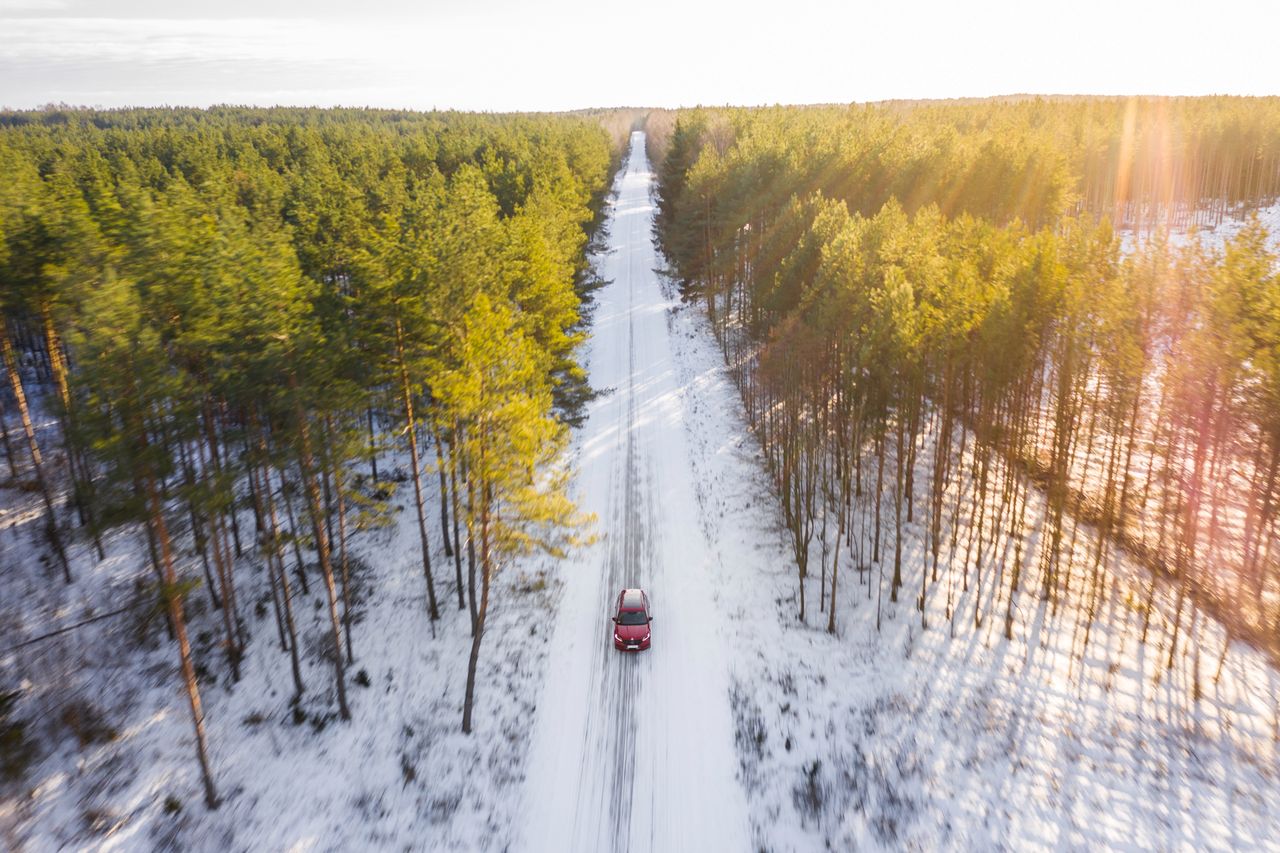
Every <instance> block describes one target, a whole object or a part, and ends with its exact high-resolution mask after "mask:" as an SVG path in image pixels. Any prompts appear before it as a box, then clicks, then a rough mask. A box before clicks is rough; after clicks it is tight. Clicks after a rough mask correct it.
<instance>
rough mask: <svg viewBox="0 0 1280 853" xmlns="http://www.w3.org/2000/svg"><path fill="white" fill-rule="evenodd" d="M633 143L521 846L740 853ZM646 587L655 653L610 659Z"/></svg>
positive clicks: (717, 654) (723, 663)
mask: <svg viewBox="0 0 1280 853" xmlns="http://www.w3.org/2000/svg"><path fill="white" fill-rule="evenodd" d="M652 183H653V175H652V173H651V172H650V169H649V162H648V158H647V157H646V155H645V149H644V134H643V133H639V132H637V133H634V134H632V137H631V154H630V158H629V160H628V165H627V167H626V169H625V171H624V172H623V173H622V174H621V175H620V176H619V179H618V198H617V201H616V203H615V206H614V208H613V210H612V219H611V225H610V235H611V236H610V240H609V252H608V254H607V255H605V257H604V258H603V260H602V261H601V264H600V272H601V274H602V275H603V277H604V278H605V279H606V280H608V281H609V284H608V285H606V286H605V287H604V288H602V289H601V290H600V292H599V294H598V297H597V302H598V304H597V308H596V314H595V321H594V329H593V332H592V342H591V345H590V350H589V353H588V364H589V369H590V376H591V385H592V386H593V387H595V388H597V389H603V390H605V391H606V394H605V395H603V396H602V397H601V398H600V399H598V400H596V401H595V403H594V404H593V406H592V408H591V411H590V415H589V419H588V421H587V423H586V426H585V428H584V430H583V434H582V435H581V437H580V443H579V448H580V458H579V466H580V471H579V476H578V487H577V494H576V497H577V499H578V502H579V505H580V507H581V508H582V509H583V510H584V511H588V512H594V513H595V514H596V515H597V517H598V519H599V521H598V526H597V531H598V533H599V534H600V540H599V542H598V543H597V544H596V545H595V546H593V547H592V548H590V549H587V550H585V551H583V552H582V553H580V554H579V555H577V557H576V559H575V560H573V561H572V562H571V563H569V564H568V565H567V566H566V568H565V572H564V578H565V593H564V599H563V600H562V602H561V605H560V613H559V616H558V619H557V624H556V629H555V635H554V637H553V639H552V643H551V649H550V653H549V666H548V669H549V675H548V678H547V683H546V685H545V692H544V694H543V696H542V698H541V701H539V703H538V706H537V714H536V723H534V726H535V728H534V735H533V737H534V741H533V744H532V748H531V751H530V755H529V763H528V767H527V776H526V778H527V788H526V791H525V797H524V807H523V811H522V813H521V817H520V820H521V821H522V826H520V827H518V828H517V831H516V837H517V846H518V847H519V848H521V849H525V850H530V851H541V850H556V851H561V850H565V851H569V850H572V851H579V850H581V851H605V850H626V851H645V850H662V851H674V850H743V849H747V847H748V841H747V835H748V827H749V823H748V820H747V812H746V801H745V797H744V795H743V792H742V789H741V786H740V784H739V782H738V779H737V776H736V770H737V760H736V757H735V754H734V746H733V728H732V716H731V714H730V712H729V706H728V674H727V669H728V664H727V657H726V655H727V649H726V648H725V645H724V642H723V640H722V635H721V632H720V631H718V630H717V626H718V625H719V624H720V619H721V615H720V614H719V613H717V612H715V609H714V607H713V605H712V595H711V593H712V590H711V583H712V581H711V578H710V576H709V574H708V569H709V567H710V564H711V559H712V556H711V552H710V549H709V546H708V543H707V540H706V537H705V536H704V534H703V533H702V530H703V527H704V525H702V524H701V523H700V519H699V514H700V513H701V512H702V511H703V510H702V509H701V507H700V506H699V504H698V501H697V498H696V492H695V488H694V483H693V480H692V476H693V475H692V470H693V469H692V467H691V465H690V464H689V458H688V455H689V451H688V448H687V446H686V442H685V427H684V417H685V413H684V411H683V409H682V404H681V397H680V394H679V387H678V379H677V375H676V370H675V363H674V360H673V357H672V347H671V340H670V338H669V335H670V334H671V331H670V327H669V324H668V317H667V314H668V308H669V307H671V306H670V303H671V300H670V299H669V298H668V297H666V296H664V294H663V292H662V289H661V288H660V286H659V281H658V275H657V274H656V273H655V272H654V268H655V267H656V266H657V265H658V260H657V257H656V255H655V251H654V248H653V242H652V223H653V206H652V202H651V200H650V195H649V192H650V187H651V185H652ZM635 586H638V587H643V588H645V589H646V590H648V592H649V596H650V600H651V602H652V606H653V614H654V621H653V648H652V649H651V650H650V651H647V652H642V653H640V654H624V653H622V652H617V651H615V650H614V649H613V646H612V642H611V640H610V633H609V632H610V629H611V628H612V625H611V624H610V622H609V616H610V607H611V605H612V603H613V600H614V598H615V596H616V595H617V593H618V590H619V589H621V588H623V587H635Z"/></svg>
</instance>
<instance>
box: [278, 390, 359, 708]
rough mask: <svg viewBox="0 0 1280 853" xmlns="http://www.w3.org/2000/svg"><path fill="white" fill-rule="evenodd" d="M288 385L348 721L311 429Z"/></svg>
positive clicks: (335, 603)
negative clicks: (296, 419) (292, 400)
mask: <svg viewBox="0 0 1280 853" xmlns="http://www.w3.org/2000/svg"><path fill="white" fill-rule="evenodd" d="M289 385H290V388H291V389H292V390H293V392H294V394H295V399H294V414H295V416H296V417H297V418H298V454H299V459H298V461H299V462H300V463H301V464H300V468H301V476H302V490H303V492H304V493H305V494H306V498H307V508H308V510H309V512H310V514H311V530H312V533H313V534H314V535H315V537H316V552H317V553H318V554H319V557H320V572H321V574H323V575H324V589H325V595H326V597H327V598H328V600H329V627H330V628H331V630H332V634H333V674H334V680H335V682H336V684H337V688H338V712H339V714H341V716H342V719H344V720H349V719H351V710H350V708H348V707H347V679H346V665H345V663H344V660H343V655H342V627H341V624H340V620H339V619H338V593H337V588H336V586H335V584H334V581H333V564H332V561H331V560H330V559H329V539H328V538H327V536H326V535H325V528H324V519H323V518H321V505H320V486H319V484H318V483H317V482H316V472H315V457H314V455H313V454H312V451H311V427H310V424H309V423H308V421H307V413H306V412H305V411H303V408H302V404H301V402H299V401H298V400H297V398H296V395H297V391H298V382H297V379H296V378H295V377H294V376H293V374H290V375H289Z"/></svg>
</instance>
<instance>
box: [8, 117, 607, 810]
mask: <svg viewBox="0 0 1280 853" xmlns="http://www.w3.org/2000/svg"><path fill="white" fill-rule="evenodd" d="M629 122H630V119H629V118H623V119H619V120H618V121H615V122H614V124H617V125H618V128H617V129H616V130H614V131H612V133H611V132H610V131H607V130H605V126H606V125H607V124H608V122H607V121H605V120H604V118H602V116H600V115H590V114H587V115H578V116H572V115H561V116H547V115H497V114H485V115H478V114H462V113H413V112H396V111H371V110H310V109H285V108H276V109H248V108H243V109H242V108H231V107H227V108H214V109H210V110H194V109H145V110H115V111H89V110H70V109H46V110H40V111H34V112H11V113H4V114H0V175H2V176H3V180H2V181H0V311H2V313H3V320H4V322H3V323H0V348H2V351H3V362H4V370H5V374H6V382H5V383H3V384H4V385H5V388H4V389H3V393H0V405H2V406H3V409H0V435H3V439H4V442H3V444H4V447H3V452H4V454H5V463H4V464H5V465H6V466H7V471H8V474H9V475H10V477H11V478H12V482H13V483H17V484H20V486H21V488H22V489H23V490H24V491H26V492H27V493H29V494H34V495H38V498H39V504H40V507H41V511H42V514H43V519H42V520H41V521H40V522H39V527H40V529H41V530H42V531H43V537H44V540H45V544H46V545H47V549H45V550H47V553H48V555H49V561H50V565H49V571H50V577H56V578H57V580H56V581H53V580H51V581H50V582H51V583H53V582H56V583H65V584H69V585H73V584H76V583H77V581H78V580H79V579H81V578H82V577H84V576H86V575H88V574H89V573H91V572H93V571H94V566H95V563H96V560H100V559H101V558H102V557H103V555H104V541H105V540H108V539H109V537H110V536H112V535H113V534H119V533H120V532H121V531H126V532H129V533H130V535H136V536H138V537H145V542H146V548H145V552H144V553H145V554H146V555H147V558H148V559H147V562H148V563H149V565H148V566H147V567H146V569H145V575H146V576H149V577H150V581H149V583H147V584H146V585H145V586H144V587H143V588H141V589H140V590H138V592H137V594H136V595H131V596H130V597H128V598H127V599H126V600H112V601H101V602H98V603H97V610H96V613H95V615H94V616H93V617H92V618H91V619H90V620H89V621H92V620H93V619H100V618H111V617H114V616H116V615H118V614H120V613H122V612H124V611H137V612H141V611H139V610H138V609H139V608H142V609H143V610H148V609H154V610H155V612H156V614H157V618H156V620H154V624H155V628H154V630H155V631H158V632H161V633H165V634H167V636H168V638H169V639H170V640H171V641H172V647H173V648H174V649H175V651H176V653H177V654H176V657H177V661H176V662H177V663H178V664H179V666H178V667H177V668H176V670H175V671H176V672H177V673H178V675H179V677H180V679H181V689H182V692H183V695H184V697H185V702H186V704H187V706H188V708H189V713H190V721H191V726H192V730H193V732H194V736H195V737H194V743H195V747H196V757H197V759H198V762H199V766H200V771H201V776H202V784H203V791H204V795H205V800H206V802H207V804H208V805H209V806H210V807H215V806H216V805H217V804H218V802H219V790H218V783H217V779H216V778H215V776H216V774H215V773H214V772H213V771H212V770H211V768H210V762H209V760H208V746H207V743H206V734H205V717H204V710H203V708H202V704H201V695H200V691H201V685H202V681H204V680H206V679H207V678H208V677H209V676H210V671H209V670H208V669H207V668H206V667H204V666H199V665H198V662H197V661H195V660H194V655H193V651H192V641H191V639H190V638H189V637H188V626H187V623H188V613H189V611H190V609H191V608H192V606H193V605H198V607H199V609H200V610H201V611H204V612H211V613H214V614H216V625H217V632H218V636H217V638H216V647H217V649H218V650H219V656H220V662H219V664H218V666H219V667H220V668H222V669H223V671H222V672H220V673H219V675H220V676H221V677H222V678H223V679H224V680H229V681H230V682H231V683H234V682H235V681H237V680H238V679H239V678H240V669H241V666H242V664H243V662H244V659H245V655H246V654H255V655H267V654H276V655H277V656H278V658H279V668H280V678H281V680H282V681H285V680H287V683H288V684H289V685H290V686H291V692H292V694H293V696H294V698H295V700H296V699H297V697H299V696H301V695H302V694H303V692H304V691H307V690H316V689H319V690H321V692H324V691H327V690H331V691H332V694H331V695H332V696H333V697H334V702H335V703H336V712H337V714H338V716H339V717H340V718H341V719H343V720H345V719H348V718H349V717H350V710H349V705H348V701H347V690H348V682H349V680H350V676H349V673H348V671H347V667H348V664H349V663H350V662H351V661H352V660H353V656H354V654H355V653H356V651H357V650H358V648H359V645H360V631H359V626H358V624H353V620H352V618H351V614H352V600H351V592H350V582H351V573H352V570H353V568H352V565H351V563H352V561H351V560H350V559H349V549H348V544H349V540H350V539H351V537H352V536H353V535H354V533H355V532H357V531H360V530H367V529H372V528H376V527H378V526H379V525H385V524H387V523H389V521H388V519H389V516H390V514H391V513H392V512H393V508H392V505H391V504H392V495H393V493H394V492H395V491H396V489H397V487H399V489H400V492H399V494H400V495H401V497H402V498H403V497H404V496H405V494H406V493H411V497H412V500H411V504H412V509H411V510H406V511H411V512H416V526H417V532H418V535H419V538H420V550H421V555H420V571H421V581H420V582H421V584H422V585H423V588H424V592H425V594H424V596H423V601H424V604H425V607H424V608H423V612H422V614H421V620H422V624H421V630H422V631H423V632H432V633H434V631H435V622H436V620H437V619H438V618H439V615H440V611H441V609H443V608H450V607H455V606H456V607H457V608H459V610H463V611H469V619H467V620H466V624H469V625H470V632H471V644H470V649H471V653H470V661H469V666H468V670H467V674H468V678H467V684H466V694H465V696H466V699H465V705H464V707H463V709H462V719H461V727H462V730H463V731H464V732H468V731H471V729H472V725H473V723H472V712H473V705H474V698H473V697H474V695H475V692H476V690H478V689H482V688H483V685H477V684H476V683H475V682H476V672H477V660H478V657H479V655H480V652H481V640H482V638H483V636H484V633H485V625H486V616H487V614H488V613H489V611H490V608H491V606H492V602H491V594H492V593H493V590H494V585H493V584H491V580H492V578H493V575H494V573H495V572H496V571H497V570H498V568H499V567H500V566H501V565H502V564H504V563H505V562H507V561H509V560H510V559H511V558H512V557H513V556H515V555H519V554H526V553H530V552H533V551H545V552H548V553H553V554H554V553H560V552H561V551H562V550H563V549H564V548H565V547H566V546H567V545H569V544H571V543H572V542H574V541H576V540H577V539H578V538H579V537H580V536H581V535H582V527H583V524H582V523H583V521H584V519H583V518H582V517H581V516H580V514H579V513H578V512H577V510H576V509H575V508H574V506H573V504H572V503H571V501H570V500H569V498H568V497H567V495H566V492H565V488H564V486H565V477H566V472H565V471H564V469H563V466H562V458H561V451H562V449H563V447H564V445H565V441H566V438H567V435H568V431H569V428H570V425H572V424H573V423H575V422H576V420H577V419H578V418H579V417H581V410H582V406H583V404H584V402H585V401H586V400H587V399H588V398H589V395H590V389H589V388H588V387H587V383H586V381H585V375H584V372H583V370H582V368H581V366H580V365H579V363H578V360H577V350H578V346H579V344H580V342H581V341H582V340H583V337H584V334H585V332H584V312H583V305H584V300H587V299H589V298H590V291H591V288H592V287H593V286H594V284H595V282H594V281H593V277H592V274H591V272H590V269H589V266H588V264H587V262H586V251H587V246H588V243H589V241H590V240H591V238H592V236H593V235H594V234H595V232H596V230H597V229H599V227H600V224H601V222H602V219H603V214H602V211H603V206H604V200H605V195H606V192H607V190H608V185H609V180H610V176H611V174H612V173H613V171H614V170H615V169H616V167H617V165H618V162H619V159H620V157H621V141H622V139H621V138H620V137H624V136H625V134H626V132H627V131H628V130H629V127H628V126H626V125H627V124H628V123H629ZM33 391H34V393H33ZM41 423H48V424H50V426H48V427H47V428H45V429H43V430H42V429H41ZM404 454H407V465H404V466H402V467H400V468H399V469H398V470H399V471H404V470H405V469H406V468H407V472H408V476H407V477H405V478H404V479H406V480H407V482H404V483H397V482H394V480H395V479H397V478H396V476H395V472H393V471H391V470H389V468H390V464H389V462H388V461H387V460H388V457H389V456H393V455H394V456H396V457H397V458H399V457H400V456H403V455H404ZM380 460H381V467H380ZM431 490H438V492H439V495H438V501H436V503H438V506H439V514H438V516H436V517H428V506H429V504H430V502H429V501H428V496H429V492H430V491H431ZM431 506H432V509H431V512H432V513H433V514H434V511H435V510H434V505H431ZM106 547H107V548H109V547H110V545H109V543H108V544H107V546H106ZM441 547H442V548H443V551H444V553H445V555H446V557H447V561H446V562H445V563H444V564H443V565H441V564H440V563H439V561H438V560H437V562H436V564H434V565H433V563H432V560H431V554H432V552H433V551H434V550H437V549H440V548H441ZM6 559H9V557H6ZM251 573H252V578H253V579H256V578H257V577H259V576H261V574H265V576H266V578H267V580H268V581H269V589H270V593H271V594H270V611H271V613H272V614H273V621H274V625H275V628H274V632H275V635H276V636H275V637H274V638H271V639H268V638H260V639H261V641H260V642H256V643H253V644H252V645H250V640H251V638H250V637H248V636H246V633H247V632H246V619H245V616H246V610H247V609H248V608H251V607H253V606H254V604H253V603H252V602H250V601H246V600H245V597H243V596H242V594H241V591H242V589H243V588H244V586H245V584H246V583H247V582H248V579H249V578H250V575H251ZM311 585H318V586H319V587H320V588H321V589H322V590H323V600H324V602H325V603H326V610H327V616H326V620H327V629H326V633H327V637H326V639H325V643H326V644H327V650H326V652H325V655H324V657H325V659H327V660H328V662H329V666H330V667H331V679H332V680H331V683H330V684H322V685H315V684H309V683H306V682H304V678H303V667H302V666H300V660H299V658H300V654H301V653H302V652H301V650H302V648H303V646H304V645H305V638H302V637H300V636H299V630H298V628H297V622H298V620H297V618H295V612H294V602H295V599H296V598H297V594H298V588H299V587H301V589H302V590H303V591H304V592H306V591H307V590H308V589H309V587H310V586H311ZM454 591H456V600H455V598H454V596H453V595H452V593H453V592H454ZM6 594H8V593H6ZM210 624H214V622H211V623H210ZM72 627H74V626H72ZM13 636H17V634H14V635H13ZM37 639H38V638H37ZM273 648H275V650H276V651H275V652H273V651H272V649H273ZM3 698H4V699H5V701H4V702H3V703H0V705H2V706H4V707H8V706H9V705H11V704H12V699H13V698H14V695H12V694H5V695H4V697H3ZM0 710H3V708H2V707H0ZM5 731H6V732H9V733H12V732H10V730H9V729H6V730H5ZM6 769H8V768H6Z"/></svg>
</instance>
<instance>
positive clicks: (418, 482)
mask: <svg viewBox="0 0 1280 853" xmlns="http://www.w3.org/2000/svg"><path fill="white" fill-rule="evenodd" d="M396 356H397V358H398V359H399V361H400V392H401V397H402V399H401V402H402V404H403V406H404V420H405V432H406V433H407V434H408V436H409V462H410V465H411V466H412V469H413V501H414V506H415V508H416V509H417V513H418V538H419V543H420V545H421V548H422V573H423V574H424V575H426V578H427V610H428V612H429V613H430V614H431V623H432V627H431V633H432V636H434V635H435V621H436V620H437V619H439V618H440V608H439V607H438V606H437V604H436V583H435V579H434V578H432V576H431V544H430V542H429V541H428V539H427V517H426V510H425V509H424V507H423V503H422V472H421V471H420V470H419V464H420V462H419V459H418V422H417V420H416V419H415V417H414V414H413V390H412V387H411V385H410V383H409V366H408V365H407V364H406V363H405V360H404V359H405V355H404V344H403V338H402V333H401V329H400V321H399V320H397V321H396Z"/></svg>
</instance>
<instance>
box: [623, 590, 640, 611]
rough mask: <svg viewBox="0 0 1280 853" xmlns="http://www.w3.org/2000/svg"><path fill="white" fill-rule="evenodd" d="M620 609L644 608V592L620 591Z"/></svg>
mask: <svg viewBox="0 0 1280 853" xmlns="http://www.w3.org/2000/svg"><path fill="white" fill-rule="evenodd" d="M622 607H623V608H624V609H626V610H639V609H640V608H642V607H644V591H643V590H639V589H624V590H623V591H622Z"/></svg>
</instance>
